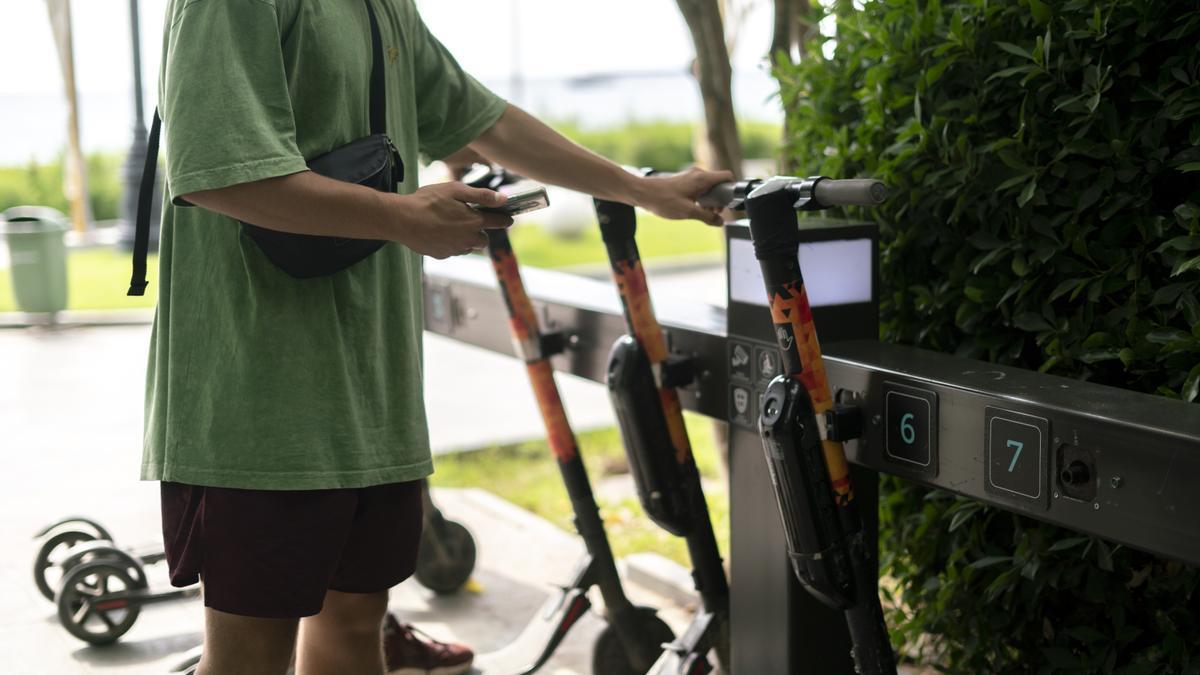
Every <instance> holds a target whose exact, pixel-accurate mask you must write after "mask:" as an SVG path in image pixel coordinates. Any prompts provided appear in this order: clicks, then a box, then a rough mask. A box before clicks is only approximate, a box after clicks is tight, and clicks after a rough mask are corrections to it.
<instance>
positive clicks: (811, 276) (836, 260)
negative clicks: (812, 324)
mask: <svg viewBox="0 0 1200 675" xmlns="http://www.w3.org/2000/svg"><path fill="white" fill-rule="evenodd" d="M871 254H872V250H871V240H870V239H837V240H833V241H815V242H808V243H803V244H800V270H801V272H803V274H804V286H805V288H806V289H807V291H808V301H809V304H811V305H812V306H813V307H827V306H831V305H852V304H856V303H860V302H870V301H871V272H872V270H873V263H872V260H871ZM729 299H730V300H731V301H732V302H742V303H747V304H751V305H760V306H762V307H767V306H768V304H767V289H766V287H765V286H764V285H763V278H762V269H761V268H760V267H759V265H758V259H757V258H755V257H754V244H753V243H752V242H751V241H750V240H749V239H730V240H729Z"/></svg>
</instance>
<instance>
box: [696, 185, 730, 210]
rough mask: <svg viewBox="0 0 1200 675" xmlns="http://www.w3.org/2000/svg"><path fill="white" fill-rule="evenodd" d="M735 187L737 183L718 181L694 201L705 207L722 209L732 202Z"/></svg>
mask: <svg viewBox="0 0 1200 675" xmlns="http://www.w3.org/2000/svg"><path fill="white" fill-rule="evenodd" d="M736 188H737V183H733V182H729V183H718V184H717V185H715V186H713V188H712V189H711V190H709V191H708V192H705V193H704V194H702V195H700V199H697V200H696V201H697V202H699V203H700V206H703V207H706V208H716V209H723V208H725V207H727V206H729V204H730V203H731V202H733V198H734V190H735V189H736Z"/></svg>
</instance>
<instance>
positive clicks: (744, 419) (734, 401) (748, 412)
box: [729, 385, 755, 428]
mask: <svg viewBox="0 0 1200 675" xmlns="http://www.w3.org/2000/svg"><path fill="white" fill-rule="evenodd" d="M730 406H732V407H731V409H730V415H729V418H730V421H732V422H734V423H735V424H738V425H740V426H744V427H750V428H754V426H755V419H754V401H752V400H751V396H750V389H749V388H748V387H742V386H738V385H734V386H733V387H731V388H730Z"/></svg>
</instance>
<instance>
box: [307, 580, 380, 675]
mask: <svg viewBox="0 0 1200 675" xmlns="http://www.w3.org/2000/svg"><path fill="white" fill-rule="evenodd" d="M387 603H388V594H387V591H379V592H376V593H342V592H339V591H334V590H330V591H328V592H327V593H326V594H325V605H324V606H323V607H322V608H321V612H320V613H319V614H317V615H316V616H309V617H305V618H304V619H303V620H301V622H300V644H299V647H298V649H297V653H296V675H342V674H343V673H354V674H355V675H382V673H384V665H383V643H382V639H381V637H382V630H381V627H382V625H383V616H384V614H385V613H386V612H387Z"/></svg>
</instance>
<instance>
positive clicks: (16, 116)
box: [0, 70, 782, 166]
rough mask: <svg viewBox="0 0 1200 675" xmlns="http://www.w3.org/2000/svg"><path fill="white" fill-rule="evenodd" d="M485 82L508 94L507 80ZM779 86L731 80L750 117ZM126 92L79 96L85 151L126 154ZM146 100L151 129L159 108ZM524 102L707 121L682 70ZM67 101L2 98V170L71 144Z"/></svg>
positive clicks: (581, 111)
mask: <svg viewBox="0 0 1200 675" xmlns="http://www.w3.org/2000/svg"><path fill="white" fill-rule="evenodd" d="M486 84H487V85H488V86H489V87H491V88H492V90H493V91H495V92H496V93H497V94H499V95H501V96H506V97H509V96H511V91H510V83H509V82H507V81H503V82H501V81H494V82H493V81H489V82H486ZM777 91H778V88H777V86H776V84H775V81H774V80H773V79H772V78H771V77H770V75H768V74H767V73H765V72H762V71H760V70H742V71H738V72H737V73H735V76H734V101H735V105H736V107H737V112H738V115H739V116H740V117H742V118H743V119H746V120H766V121H778V120H780V119H782V112H781V109H780V106H779V101H778V98H777V97H776V96H775V94H776V92H777ZM130 98H131V95H130V94H128V93H92V94H88V93H81V94H80V99H81V100H80V103H79V107H80V135H81V136H82V140H83V145H84V149H85V151H87V152H92V151H96V150H117V151H120V150H124V149H125V148H127V147H128V146H129V141H130V138H131V134H132V124H133V112H132V105H131V103H130ZM154 103H155V102H154V99H153V98H150V99H148V100H147V102H146V125H147V126H149V117H150V114H151V112H152V111H153V109H154ZM519 103H520V104H521V105H522V106H523V107H525V108H526V109H528V110H530V111H531V112H533V113H534V114H536V115H538V116H540V117H543V118H545V119H548V120H551V121H553V120H574V121H576V122H578V123H579V124H580V125H582V126H585V127H593V128H594V127H606V126H613V125H617V124H620V123H621V122H624V121H626V120H631V119H636V120H673V121H675V120H699V119H701V118H702V117H703V108H702V105H701V101H700V93H699V91H698V89H697V87H696V83H695V81H694V80H693V79H692V78H691V76H689V75H688V74H686V73H684V72H679V73H675V74H672V73H659V74H647V75H644V76H628V75H625V76H621V77H619V78H612V79H601V80H595V81H593V82H592V83H590V84H586V85H582V84H580V83H578V82H575V81H568V80H530V81H527V82H525V83H524V87H523V90H522V96H521V100H520V101H519ZM66 114H67V113H66V104H65V102H64V101H63V98H62V96H58V95H11V94H0V139H2V141H0V166H12V165H21V164H25V163H27V162H29V161H30V159H37V160H42V161H45V160H50V159H53V158H54V157H55V156H57V155H58V154H59V153H60V152H62V149H63V147H64V146H65V143H66V141H65V139H66Z"/></svg>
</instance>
